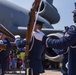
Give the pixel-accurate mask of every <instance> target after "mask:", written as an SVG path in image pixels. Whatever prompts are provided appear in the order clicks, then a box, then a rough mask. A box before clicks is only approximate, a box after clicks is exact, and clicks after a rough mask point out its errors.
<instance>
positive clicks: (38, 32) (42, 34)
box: [33, 30, 45, 41]
mask: <svg viewBox="0 0 76 75" xmlns="http://www.w3.org/2000/svg"><path fill="white" fill-rule="evenodd" d="M33 35H34V37H35V38H36V39H37V40H39V41H42V38H43V36H44V35H45V34H44V33H43V32H41V31H40V30H37V31H36V32H35V33H34V34H33Z"/></svg>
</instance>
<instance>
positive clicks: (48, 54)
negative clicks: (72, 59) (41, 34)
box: [45, 33, 63, 62]
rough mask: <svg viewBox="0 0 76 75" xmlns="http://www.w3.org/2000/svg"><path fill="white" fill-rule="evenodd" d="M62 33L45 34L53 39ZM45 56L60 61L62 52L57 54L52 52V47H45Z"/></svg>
mask: <svg viewBox="0 0 76 75" xmlns="http://www.w3.org/2000/svg"><path fill="white" fill-rule="evenodd" d="M62 35H63V34H61V33H54V34H49V35H47V36H49V37H51V38H54V39H59V38H60V37H61V36H62ZM45 56H46V58H48V59H49V60H51V61H54V62H60V61H62V54H61V55H57V54H56V53H55V52H54V49H53V48H46V54H45Z"/></svg>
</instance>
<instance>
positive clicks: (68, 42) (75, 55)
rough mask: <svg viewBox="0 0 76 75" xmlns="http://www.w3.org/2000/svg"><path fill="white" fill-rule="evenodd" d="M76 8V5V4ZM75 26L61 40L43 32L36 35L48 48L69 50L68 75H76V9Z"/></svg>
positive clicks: (74, 12)
mask: <svg viewBox="0 0 76 75" xmlns="http://www.w3.org/2000/svg"><path fill="white" fill-rule="evenodd" d="M75 7H76V3H75ZM73 20H74V23H75V24H74V25H71V26H70V27H69V29H68V31H67V32H66V33H65V35H64V36H63V37H61V38H59V39H53V38H49V37H47V36H45V34H44V33H43V32H41V31H38V32H37V33H35V34H34V36H35V38H36V39H38V40H40V41H42V43H43V44H44V45H46V46H47V47H52V48H55V49H65V48H67V47H69V50H68V75H76V9H75V10H74V11H73Z"/></svg>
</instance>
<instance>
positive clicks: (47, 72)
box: [5, 70, 62, 75]
mask: <svg viewBox="0 0 76 75" xmlns="http://www.w3.org/2000/svg"><path fill="white" fill-rule="evenodd" d="M10 73H11V74H5V75H25V73H24V71H21V74H20V71H17V73H18V74H15V73H13V74H12V72H10ZM40 75H62V73H61V72H60V71H57V70H45V73H42V74H40Z"/></svg>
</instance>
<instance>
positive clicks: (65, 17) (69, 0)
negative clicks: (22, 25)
mask: <svg viewBox="0 0 76 75" xmlns="http://www.w3.org/2000/svg"><path fill="white" fill-rule="evenodd" d="M8 1H11V2H13V3H15V4H17V5H19V6H21V7H23V8H25V9H28V10H30V8H31V5H32V3H33V1H34V0H8ZM75 2H76V0H53V5H54V6H55V7H56V8H57V10H58V12H59V14H60V17H61V19H60V21H59V22H58V23H56V24H54V25H53V26H54V28H55V29H64V26H70V25H72V24H74V22H73V17H72V16H73V13H72V11H73V10H74V9H75V7H74V3H75Z"/></svg>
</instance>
